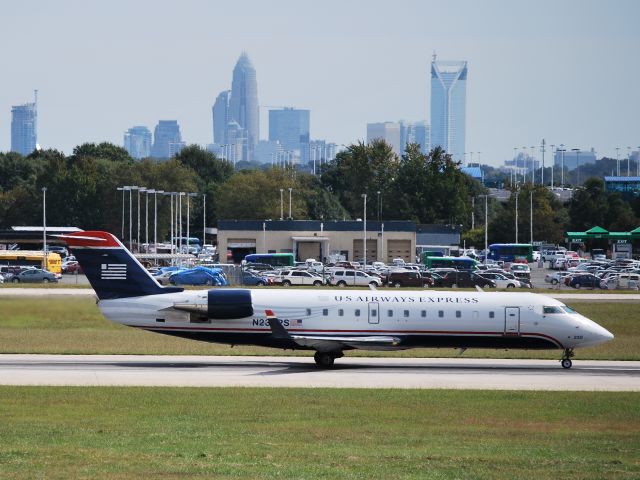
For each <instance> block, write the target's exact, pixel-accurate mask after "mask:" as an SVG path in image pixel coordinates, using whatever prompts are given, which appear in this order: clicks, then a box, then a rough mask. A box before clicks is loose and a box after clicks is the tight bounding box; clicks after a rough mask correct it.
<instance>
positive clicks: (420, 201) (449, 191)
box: [0, 140, 640, 246]
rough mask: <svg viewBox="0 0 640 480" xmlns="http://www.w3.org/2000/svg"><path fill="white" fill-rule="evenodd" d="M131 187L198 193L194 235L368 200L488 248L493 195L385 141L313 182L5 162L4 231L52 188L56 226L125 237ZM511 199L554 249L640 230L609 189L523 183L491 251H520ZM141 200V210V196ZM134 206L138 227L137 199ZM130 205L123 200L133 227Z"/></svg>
mask: <svg viewBox="0 0 640 480" xmlns="http://www.w3.org/2000/svg"><path fill="white" fill-rule="evenodd" d="M127 185H129V186H130V185H136V186H143V187H147V188H151V189H156V190H164V191H165V192H195V193H198V196H196V197H195V198H194V199H192V203H191V210H190V212H191V213H190V219H191V231H192V232H195V233H196V234H198V232H200V233H201V231H202V228H201V226H202V225H203V220H204V219H203V215H204V214H205V213H206V218H207V225H208V226H215V225H216V224H217V221H218V220H219V219H238V220H276V219H279V218H280V216H281V215H282V217H283V218H287V217H289V189H291V218H293V219H314V220H349V219H358V218H362V217H363V215H364V201H365V200H364V198H363V195H365V194H366V196H367V197H366V198H367V219H370V220H376V219H380V220H383V221H384V220H411V221H414V222H416V223H418V224H420V223H441V224H448V225H456V226H459V227H460V228H461V229H462V231H463V232H464V234H463V238H464V239H465V241H466V242H467V244H468V245H470V244H474V245H476V246H483V245H484V219H485V209H484V207H485V196H486V195H487V194H488V191H487V189H485V187H484V186H483V185H482V184H481V183H480V182H478V181H476V180H474V179H472V178H471V177H469V176H468V175H466V174H464V173H463V172H462V171H461V170H460V164H459V162H456V161H454V160H453V159H452V158H451V155H449V154H448V153H446V152H445V151H444V150H442V149H441V148H440V147H436V148H434V149H432V150H431V151H430V152H428V153H426V154H425V153H423V152H421V151H420V148H419V146H418V145H416V144H412V145H408V146H407V148H406V149H405V151H404V152H403V154H402V155H400V156H398V155H397V154H395V153H394V152H393V150H392V148H391V147H390V146H389V145H388V144H386V143H385V142H384V141H381V140H375V141H372V142H370V143H363V142H358V143H354V144H352V145H349V146H348V147H347V148H346V149H345V150H343V151H341V152H339V153H338V154H337V155H336V157H335V159H334V160H333V161H331V162H329V163H327V164H323V165H322V169H321V171H320V173H319V174H318V175H313V174H311V173H305V172H302V171H301V170H298V169H296V168H291V167H289V168H280V167H273V166H266V167H263V168H247V169H241V170H238V171H234V168H233V165H232V164H231V163H230V162H228V161H226V160H224V159H220V158H218V157H216V156H215V155H214V154H213V153H211V152H209V151H207V150H205V149H203V148H201V147H199V146H197V145H191V146H188V147H186V148H184V149H183V150H182V151H181V152H180V153H178V154H177V155H175V156H174V157H172V158H171V159H169V160H166V161H158V160H154V159H145V160H141V161H136V160H134V159H133V158H131V157H130V156H129V155H128V153H127V152H126V150H124V149H123V148H121V147H118V146H116V145H113V144H110V143H100V144H93V143H86V144H83V145H80V146H78V147H76V148H74V150H73V152H72V154H71V155H65V154H63V153H62V152H59V151H57V150H40V151H34V152H33V153H32V154H31V155H28V156H22V155H20V154H17V153H13V152H9V153H0V228H8V227H10V226H17V225H40V224H41V223H42V187H46V188H47V223H48V224H49V225H55V226H77V227H80V228H82V229H85V230H89V229H101V230H107V231H111V232H114V233H118V232H120V229H121V228H122V217H123V197H122V196H123V192H122V191H119V190H118V188H119V187H123V186H127ZM203 195H206V212H204V210H203V207H204V205H205V202H204V201H203ZM516 197H517V199H518V231H519V240H520V241H528V240H529V235H530V234H529V232H530V225H531V224H530V217H531V213H533V227H534V231H533V237H534V240H545V241H549V242H561V241H562V240H563V238H564V232H566V231H567V230H578V231H581V230H586V229H588V228H590V227H591V226H594V225H600V226H602V227H604V228H607V229H608V230H621V231H624V230H631V229H633V228H636V227H637V226H638V225H640V221H639V220H638V217H640V202H639V201H638V199H637V198H636V199H634V200H631V201H629V200H626V199H625V198H623V197H622V196H621V195H620V194H618V193H610V192H606V191H605V189H604V183H603V181H602V179H599V178H595V177H594V178H590V179H588V180H587V181H585V182H584V184H583V186H582V187H581V188H579V189H578V190H577V191H576V192H575V194H574V196H573V199H572V200H571V201H570V202H569V203H568V204H563V203H562V202H561V201H560V200H559V198H558V197H557V196H556V195H555V194H554V193H552V192H550V191H549V190H548V189H546V188H544V187H542V186H540V185H531V184H530V183H526V184H524V185H521V186H519V188H518V190H517V193H516V194H515V195H513V194H512V195H511V197H510V198H509V199H508V200H507V201H506V202H504V203H501V202H499V201H497V200H495V199H494V198H491V197H488V198H487V206H488V208H487V218H488V232H489V242H512V241H515V225H516V219H515V216H516V209H515V202H516ZM141 199H142V200H141V201H146V199H144V194H141ZM157 199H158V232H159V235H160V236H162V237H163V238H167V237H168V232H169V224H170V218H169V217H170V209H169V199H168V197H163V196H159V197H157ZM132 201H133V205H134V207H133V209H132V210H133V211H134V213H133V215H134V218H135V217H136V215H137V204H136V202H137V196H134V197H133V199H132ZM144 205H145V204H143V205H142V209H141V211H142V212H144ZM531 205H532V206H533V210H531V208H530V207H531ZM128 206H129V205H128V197H126V201H125V204H124V209H125V214H126V215H125V217H126V218H127V219H128ZM143 215H144V213H143ZM144 221H145V219H144V217H143V219H142V222H144ZM125 223H127V224H128V222H125Z"/></svg>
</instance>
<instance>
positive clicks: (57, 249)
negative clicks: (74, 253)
mask: <svg viewBox="0 0 640 480" xmlns="http://www.w3.org/2000/svg"><path fill="white" fill-rule="evenodd" d="M47 253H57V254H58V255H60V258H65V257H67V256H68V255H69V250H67V247H62V246H60V245H47Z"/></svg>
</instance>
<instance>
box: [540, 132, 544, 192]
mask: <svg viewBox="0 0 640 480" xmlns="http://www.w3.org/2000/svg"><path fill="white" fill-rule="evenodd" d="M544 146H545V141H544V138H543V139H542V169H541V170H540V185H542V186H543V187H544Z"/></svg>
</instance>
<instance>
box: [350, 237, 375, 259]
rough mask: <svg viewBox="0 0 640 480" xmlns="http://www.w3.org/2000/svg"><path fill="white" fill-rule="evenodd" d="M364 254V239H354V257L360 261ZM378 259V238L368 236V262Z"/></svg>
mask: <svg viewBox="0 0 640 480" xmlns="http://www.w3.org/2000/svg"><path fill="white" fill-rule="evenodd" d="M363 258H364V255H363V254H362V239H355V240H354V241H353V259H354V260H356V261H358V260H362V259H363ZM377 259H378V240H370V239H368V238H367V262H369V263H371V262H375V261H376V260H377Z"/></svg>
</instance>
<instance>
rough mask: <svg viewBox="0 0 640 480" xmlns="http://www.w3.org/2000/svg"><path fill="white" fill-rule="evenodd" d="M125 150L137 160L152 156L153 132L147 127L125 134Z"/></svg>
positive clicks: (139, 127)
mask: <svg viewBox="0 0 640 480" xmlns="http://www.w3.org/2000/svg"><path fill="white" fill-rule="evenodd" d="M124 149H125V150H126V151H127V152H129V155H131V156H132V157H133V158H135V159H136V160H140V159H141V158H147V157H150V156H151V131H150V130H149V129H148V128H147V127H142V126H137V127H132V128H130V129H129V130H127V131H126V132H125V134H124Z"/></svg>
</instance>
